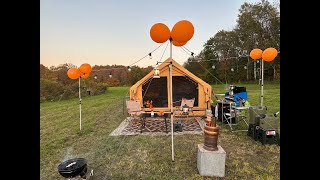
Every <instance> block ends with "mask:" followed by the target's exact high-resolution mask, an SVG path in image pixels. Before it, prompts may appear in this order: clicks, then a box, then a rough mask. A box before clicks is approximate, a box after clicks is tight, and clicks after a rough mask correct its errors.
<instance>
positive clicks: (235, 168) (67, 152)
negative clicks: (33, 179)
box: [40, 83, 280, 180]
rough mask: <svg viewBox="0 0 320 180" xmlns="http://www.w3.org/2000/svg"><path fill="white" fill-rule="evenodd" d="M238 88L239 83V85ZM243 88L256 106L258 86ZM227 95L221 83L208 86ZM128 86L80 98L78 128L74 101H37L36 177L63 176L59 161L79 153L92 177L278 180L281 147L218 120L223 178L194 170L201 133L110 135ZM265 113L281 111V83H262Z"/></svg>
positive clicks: (120, 115) (120, 114)
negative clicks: (219, 123) (92, 174)
mask: <svg viewBox="0 0 320 180" xmlns="http://www.w3.org/2000/svg"><path fill="white" fill-rule="evenodd" d="M238 85H239V86H241V85H240V84H238ZM242 85H243V86H246V88H247V92H248V96H249V101H250V104H251V105H258V104H259V98H260V86H259V85H258V84H242ZM212 86H213V90H214V92H215V93H225V92H226V90H225V88H226V86H225V85H212ZM128 89H129V87H114V88H110V89H109V90H108V92H106V93H105V94H102V95H99V96H91V97H84V98H83V99H82V130H81V131H80V129H79V102H78V99H76V98H75V99H71V100H64V101H57V102H46V103H40V177H41V179H43V180H48V179H54V180H56V179H64V178H63V177H62V176H60V175H59V173H58V169H57V167H58V165H59V164H60V163H61V162H62V161H63V160H66V159H69V158H73V157H83V158H85V159H86V160H87V163H88V168H89V170H91V169H93V170H94V179H96V180H97V179H280V147H279V146H278V145H262V144H261V143H260V142H257V141H254V140H253V139H251V138H250V137H248V136H247V135H246V133H245V132H237V133H232V132H230V131H229V129H228V127H227V126H226V125H224V124H221V135H220V136H219V138H218V144H219V145H221V146H222V147H223V148H224V150H225V151H226V153H227V158H226V166H225V177H224V178H209V177H208V178H203V177H201V176H200V175H199V173H198V170H197V145H198V144H200V143H203V136H202V135H196V134H186V135H181V136H174V145H175V146H174V148H175V162H172V161H171V136H139V135H138V136H109V134H110V133H111V132H112V131H113V130H114V129H116V128H117V127H118V125H119V124H120V123H121V122H122V121H123V120H124V119H125V116H126V115H125V113H124V110H125V109H124V108H125V107H124V104H123V102H124V101H123V98H124V97H125V95H126V93H127V91H128ZM264 93H265V95H264V104H265V105H266V106H267V107H268V112H272V113H273V112H277V111H279V110H280V85H279V84H267V83H265V85H264Z"/></svg>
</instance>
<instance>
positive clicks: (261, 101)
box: [260, 59, 264, 107]
mask: <svg viewBox="0 0 320 180" xmlns="http://www.w3.org/2000/svg"><path fill="white" fill-rule="evenodd" d="M263 74H264V70H263V59H261V99H260V103H261V107H262V106H263Z"/></svg>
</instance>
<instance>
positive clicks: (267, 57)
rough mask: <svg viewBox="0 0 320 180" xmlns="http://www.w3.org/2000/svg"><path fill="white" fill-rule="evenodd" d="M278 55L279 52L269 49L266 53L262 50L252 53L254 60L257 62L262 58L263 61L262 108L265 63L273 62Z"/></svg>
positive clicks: (254, 50)
mask: <svg viewBox="0 0 320 180" xmlns="http://www.w3.org/2000/svg"><path fill="white" fill-rule="evenodd" d="M277 55H278V51H277V50H276V49H275V48H272V47H270V48H267V49H265V50H264V51H262V50H261V49H258V48H256V49H253V50H252V51H251V52H250V57H251V58H252V59H253V60H257V59H260V58H262V61H261V92H260V106H263V79H264V77H263V76H264V61H266V62H271V61H273V60H274V59H275V58H276V57H277Z"/></svg>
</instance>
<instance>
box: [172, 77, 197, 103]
mask: <svg viewBox="0 0 320 180" xmlns="http://www.w3.org/2000/svg"><path fill="white" fill-rule="evenodd" d="M172 96H173V106H180V105H181V99H182V98H188V99H191V98H195V102H194V106H195V107H196V106H198V83H196V82H195V81H193V80H192V79H190V78H188V77H187V76H173V80H172Z"/></svg>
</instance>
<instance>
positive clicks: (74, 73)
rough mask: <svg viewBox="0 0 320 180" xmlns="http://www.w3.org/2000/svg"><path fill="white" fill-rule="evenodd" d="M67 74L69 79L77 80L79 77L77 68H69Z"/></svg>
mask: <svg viewBox="0 0 320 180" xmlns="http://www.w3.org/2000/svg"><path fill="white" fill-rule="evenodd" d="M67 74H68V77H69V78H70V79H78V78H79V77H80V75H81V72H80V71H79V69H77V68H70V69H69V70H68V72H67Z"/></svg>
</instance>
